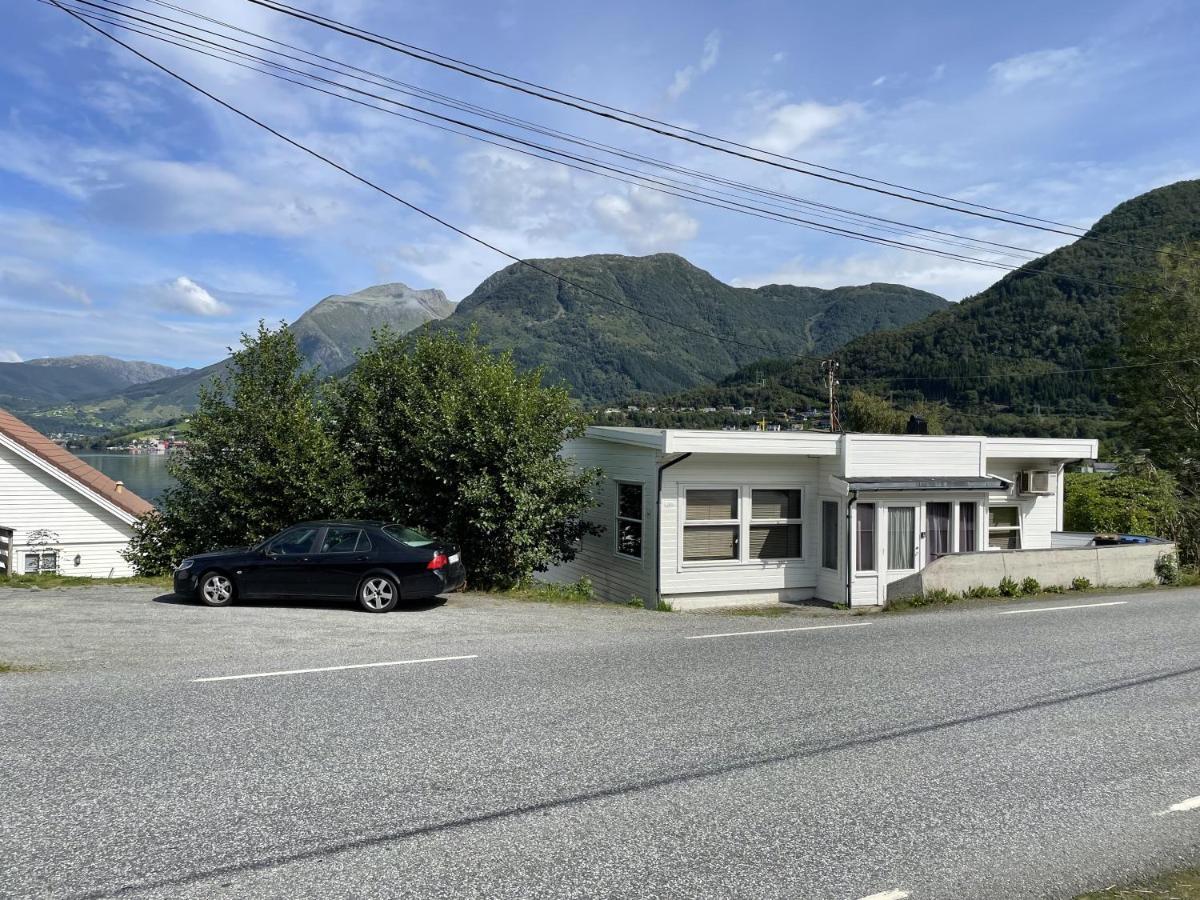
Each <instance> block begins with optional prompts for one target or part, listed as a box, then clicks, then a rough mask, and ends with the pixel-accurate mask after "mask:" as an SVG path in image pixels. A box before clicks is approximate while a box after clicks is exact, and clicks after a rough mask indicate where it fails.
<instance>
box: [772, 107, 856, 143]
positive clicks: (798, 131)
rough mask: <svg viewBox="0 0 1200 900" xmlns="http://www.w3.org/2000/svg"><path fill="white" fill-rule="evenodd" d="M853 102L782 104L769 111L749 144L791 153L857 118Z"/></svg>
mask: <svg viewBox="0 0 1200 900" xmlns="http://www.w3.org/2000/svg"><path fill="white" fill-rule="evenodd" d="M860 113H861V108H860V107H859V106H858V104H856V103H842V104H839V105H837V106H827V105H825V104H823V103H816V102H814V101H807V102H804V103H785V104H783V105H782V106H778V107H776V108H775V109H773V110H771V111H770V112H769V113H768V115H767V122H766V125H765V126H764V127H763V129H762V130H761V131H760V132H759V133H758V134H757V135H755V136H754V138H753V139H752V140H751V141H750V143H751V144H752V145H753V146H755V147H760V148H761V149H763V150H768V151H770V152H772V153H783V154H787V153H792V152H793V151H795V150H796V149H797V148H799V147H801V146H802V145H804V144H807V143H808V142H809V141H811V140H812V139H813V138H815V137H817V136H818V135H820V134H823V133H824V132H826V131H829V130H830V129H832V128H836V127H837V126H839V125H842V124H843V123H845V122H848V121H849V120H851V119H853V118H856V117H857V116H858V115H859V114H860Z"/></svg>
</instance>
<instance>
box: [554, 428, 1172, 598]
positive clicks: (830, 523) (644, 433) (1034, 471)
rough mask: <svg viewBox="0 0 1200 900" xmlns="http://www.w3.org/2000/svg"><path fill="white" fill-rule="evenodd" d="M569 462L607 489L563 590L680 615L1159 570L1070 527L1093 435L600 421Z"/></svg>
mask: <svg viewBox="0 0 1200 900" xmlns="http://www.w3.org/2000/svg"><path fill="white" fill-rule="evenodd" d="M563 455H564V456H565V457H567V458H569V459H571V460H572V461H573V462H574V463H575V464H576V465H577V466H579V467H580V468H591V467H597V468H599V469H600V470H601V471H602V472H603V479H602V481H601V483H600V485H599V487H598V489H597V491H596V498H595V499H596V503H595V507H594V509H593V510H592V511H591V512H590V513H589V514H588V516H587V518H588V519H590V520H591V521H593V522H595V523H597V524H599V525H602V526H604V529H605V531H604V533H603V534H601V535H599V536H591V535H589V536H586V537H584V538H583V539H582V541H581V543H580V547H579V552H578V554H577V555H576V557H575V559H574V560H572V561H571V562H569V563H567V564H565V565H562V566H559V567H557V568H555V569H552V570H551V571H550V573H549V578H550V579H551V580H553V581H575V580H577V579H579V578H582V577H587V578H589V579H590V580H591V582H592V583H593V585H594V586H595V589H596V593H597V595H598V596H600V597H602V598H604V599H608V600H615V601H626V600H629V599H630V598H631V597H638V598H641V599H643V600H645V601H646V602H647V603H654V602H656V601H663V602H667V603H670V604H671V605H672V606H673V607H675V608H677V609H687V608H696V607H703V606H730V605H738V604H761V603H773V602H780V601H784V602H786V601H803V600H810V599H813V598H815V599H818V600H824V601H827V602H830V603H838V604H845V605H848V606H856V607H857V606H884V605H886V604H887V603H889V602H890V601H892V600H895V599H898V598H902V597H906V596H914V595H918V594H923V593H927V592H929V591H940V590H944V591H950V592H952V593H961V592H963V591H966V590H968V589H970V588H973V587H987V588H996V587H997V586H998V585H999V584H1000V582H1001V581H1002V580H1003V579H1005V578H1012V579H1015V580H1017V581H1021V580H1023V579H1024V578H1030V579H1031V580H1032V579H1036V580H1037V581H1038V582H1039V583H1040V584H1042V585H1064V586H1069V585H1070V584H1071V583H1072V581H1073V580H1074V579H1075V578H1086V579H1088V581H1090V582H1091V583H1092V584H1110V585H1129V584H1134V585H1136V584H1140V583H1142V582H1144V581H1147V580H1151V579H1153V578H1154V564H1155V561H1156V560H1157V558H1158V557H1159V555H1161V554H1163V553H1169V552H1170V551H1171V550H1172V549H1173V548H1172V547H1171V546H1170V545H1167V544H1164V543H1162V542H1156V541H1155V540H1153V539H1150V540H1139V541H1138V543H1137V544H1136V545H1131V546H1111V547H1108V546H1097V545H1096V543H1095V542H1094V541H1093V540H1092V536H1091V535H1073V534H1064V533H1063V532H1062V528H1063V477H1062V476H1063V471H1064V469H1065V467H1066V466H1068V465H1073V464H1078V463H1080V462H1085V463H1086V462H1090V461H1092V460H1094V459H1095V458H1096V455H1097V442H1096V441H1094V440H1080V439H1035V438H992V437H983V436H968V435H944V436H928V435H882V434H829V433H821V432H813V431H786V432H753V431H751V432H745V431H694V430H686V429H652V428H615V427H599V426H595V427H592V428H589V429H588V430H587V434H586V436H584V437H582V438H579V439H576V440H572V441H568V442H567V443H566V445H565V446H564V448H563Z"/></svg>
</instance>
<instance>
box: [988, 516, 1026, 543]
mask: <svg viewBox="0 0 1200 900" xmlns="http://www.w3.org/2000/svg"><path fill="white" fill-rule="evenodd" d="M988 546H989V547H991V548H992V549H993V550H1020V549H1021V514H1020V512H1019V511H1018V510H1017V508H1016V507H1015V506H992V507H990V508H989V509H988Z"/></svg>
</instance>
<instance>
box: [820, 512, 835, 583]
mask: <svg viewBox="0 0 1200 900" xmlns="http://www.w3.org/2000/svg"><path fill="white" fill-rule="evenodd" d="M837 567H838V505H837V503H836V502H832V501H829V500H826V501H824V502H822V503H821V568H823V569H834V570H836V569H837Z"/></svg>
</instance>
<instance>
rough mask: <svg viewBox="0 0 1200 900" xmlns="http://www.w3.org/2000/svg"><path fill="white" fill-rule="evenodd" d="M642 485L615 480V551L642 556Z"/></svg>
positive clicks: (637, 557)
mask: <svg viewBox="0 0 1200 900" xmlns="http://www.w3.org/2000/svg"><path fill="white" fill-rule="evenodd" d="M643 524H644V523H643V519H642V486H641V485H640V484H634V483H629V482H624V481H619V482H617V553H619V554H620V555H621V556H631V557H633V558H634V559H641V558H642V526H643Z"/></svg>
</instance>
